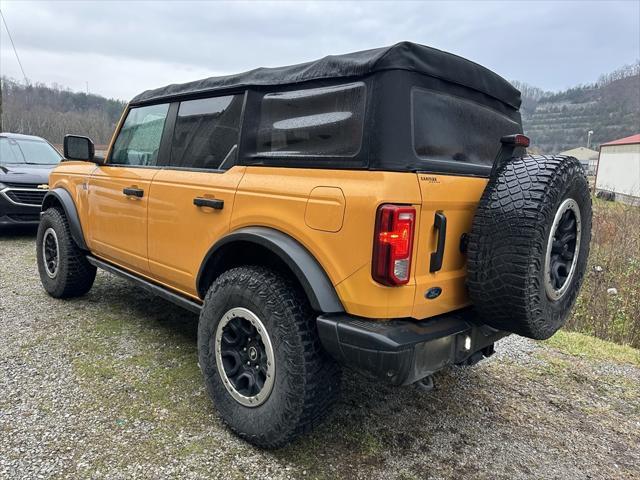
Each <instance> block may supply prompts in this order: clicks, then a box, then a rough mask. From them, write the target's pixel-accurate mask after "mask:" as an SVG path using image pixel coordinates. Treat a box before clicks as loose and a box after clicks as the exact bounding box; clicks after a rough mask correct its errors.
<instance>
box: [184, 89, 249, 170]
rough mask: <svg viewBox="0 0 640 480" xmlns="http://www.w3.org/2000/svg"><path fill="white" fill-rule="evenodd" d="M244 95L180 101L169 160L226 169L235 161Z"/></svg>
mask: <svg viewBox="0 0 640 480" xmlns="http://www.w3.org/2000/svg"><path fill="white" fill-rule="evenodd" d="M243 100H244V95H230V96H226V97H216V98H204V99H200V100H189V101H187V102H181V103H180V107H179V109H178V118H177V119H176V126H175V130H174V134H173V143H172V146H171V164H172V165H176V166H180V167H188V168H207V169H213V170H220V169H222V170H226V169H227V168H229V167H231V166H233V164H234V163H235V159H236V155H237V150H238V147H237V145H238V137H239V134H240V116H241V114H242V103H243Z"/></svg>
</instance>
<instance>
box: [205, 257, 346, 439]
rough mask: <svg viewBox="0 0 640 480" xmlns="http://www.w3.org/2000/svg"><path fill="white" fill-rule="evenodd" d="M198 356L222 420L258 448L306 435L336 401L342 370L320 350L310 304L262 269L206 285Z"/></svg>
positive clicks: (237, 270) (231, 272)
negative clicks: (208, 288) (206, 290)
mask: <svg viewBox="0 0 640 480" xmlns="http://www.w3.org/2000/svg"><path fill="white" fill-rule="evenodd" d="M198 355H199V361H200V367H201V369H202V372H203V375H204V380H205V384H206V387H207V390H208V392H209V394H210V396H211V398H212V399H213V402H214V404H215V406H216V408H217V409H218V411H219V413H220V416H221V418H222V419H223V420H224V421H225V423H227V424H228V425H229V426H230V427H231V429H232V430H234V431H235V432H236V433H237V434H238V435H240V436H241V437H243V438H245V439H247V440H248V441H250V442H251V443H253V444H255V445H258V446H260V447H265V448H277V447H280V446H282V445H285V444H286V443H288V442H290V441H291V440H292V439H294V438H295V437H296V436H297V435H299V434H301V433H304V432H307V431H309V430H311V428H312V427H314V426H315V425H317V424H318V423H320V421H322V419H323V418H324V417H325V416H326V415H327V413H328V412H329V410H330V408H331V406H332V405H333V403H334V402H335V401H336V399H337V395H338V391H339V384H340V370H339V367H338V365H337V364H336V363H335V362H334V361H333V360H332V359H331V358H330V357H329V356H328V355H327V354H326V353H325V352H324V350H323V349H322V347H321V345H320V342H319V339H318V336H317V333H316V325H315V318H314V315H313V311H312V309H311V307H310V306H309V302H308V301H307V299H306V297H305V296H304V295H303V294H302V293H301V292H300V291H299V289H298V288H297V286H296V285H295V284H294V283H293V282H290V281H289V280H288V279H287V278H286V277H284V276H282V275H280V274H278V273H276V272H274V271H271V270H269V269H266V268H263V267H241V268H235V269H232V270H229V271H227V272H225V273H223V274H222V275H221V276H220V277H219V278H218V279H217V280H216V281H215V282H214V284H213V285H212V286H211V288H210V290H209V292H208V293H207V296H206V298H205V302H204V306H203V309H202V313H201V315H200V323H199V327H198Z"/></svg>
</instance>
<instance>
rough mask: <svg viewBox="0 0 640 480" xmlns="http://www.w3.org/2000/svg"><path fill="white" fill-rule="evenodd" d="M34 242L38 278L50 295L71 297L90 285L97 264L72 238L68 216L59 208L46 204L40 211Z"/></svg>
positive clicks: (84, 290)
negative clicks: (47, 206) (90, 261)
mask: <svg viewBox="0 0 640 480" xmlns="http://www.w3.org/2000/svg"><path fill="white" fill-rule="evenodd" d="M36 245H37V248H36V256H37V259H38V272H39V274H40V281H41V282H42V286H43V287H44V289H45V290H46V291H47V293H48V294H49V295H51V296H52V297H55V298H71V297H78V296H81V295H84V294H85V293H87V292H88V291H89V290H90V289H91V287H92V286H93V282H94V280H95V278H96V267H94V266H93V265H91V264H90V263H89V262H88V261H87V258H86V253H85V252H84V251H83V250H81V249H80V248H79V247H78V246H77V245H76V243H75V242H74V240H73V238H72V237H71V230H70V228H69V223H68V221H67V218H66V217H65V216H64V213H63V212H61V211H60V210H59V209H57V208H49V209H48V210H47V211H45V212H44V213H43V215H42V218H41V219H40V225H39V226H38V235H37V237H36Z"/></svg>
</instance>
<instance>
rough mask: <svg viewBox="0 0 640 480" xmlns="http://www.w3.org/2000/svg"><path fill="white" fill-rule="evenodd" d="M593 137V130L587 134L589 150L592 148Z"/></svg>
mask: <svg viewBox="0 0 640 480" xmlns="http://www.w3.org/2000/svg"><path fill="white" fill-rule="evenodd" d="M591 135H593V130H589V132H587V148H591Z"/></svg>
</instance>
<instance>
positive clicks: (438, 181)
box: [412, 173, 488, 319]
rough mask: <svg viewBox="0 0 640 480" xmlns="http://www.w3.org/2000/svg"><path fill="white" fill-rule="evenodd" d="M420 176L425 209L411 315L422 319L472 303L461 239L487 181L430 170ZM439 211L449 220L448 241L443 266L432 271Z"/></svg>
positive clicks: (423, 208) (418, 242)
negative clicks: (468, 290) (435, 172)
mask: <svg viewBox="0 0 640 480" xmlns="http://www.w3.org/2000/svg"><path fill="white" fill-rule="evenodd" d="M417 175H418V183H419V185H420V191H421V194H422V208H421V213H420V224H419V225H418V231H417V232H416V241H417V247H416V248H415V249H414V251H415V252H416V258H414V261H415V263H414V275H415V281H416V293H415V300H414V307H413V315H412V316H413V317H414V318H417V319H422V318H426V317H431V316H433V315H438V314H441V313H446V312H450V311H452V310H456V309H459V308H462V307H465V306H467V305H468V304H469V298H468V295H467V289H466V285H465V280H466V255H465V254H464V253H463V252H462V251H461V249H460V245H461V238H462V236H463V234H465V233H469V232H470V231H471V223H472V221H473V215H474V213H475V211H476V208H477V206H478V202H479V201H480V197H481V196H482V192H483V191H484V188H485V186H486V184H487V181H488V180H487V179H486V178H476V177H464V176H452V175H436V174H430V173H418V174H417ZM436 213H441V214H442V215H444V218H445V219H446V236H445V239H446V241H445V243H444V250H443V252H444V255H443V257H442V266H441V268H440V269H439V270H437V271H435V272H431V271H430V265H431V254H432V253H434V252H436V250H437V247H438V238H439V235H441V234H442V233H441V232H440V231H439V230H438V229H437V228H436V220H435V219H436ZM442 230H443V231H444V229H442ZM438 289H440V290H438ZM439 291H440V293H439V294H438V292H439ZM430 297H431V298H430Z"/></svg>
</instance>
